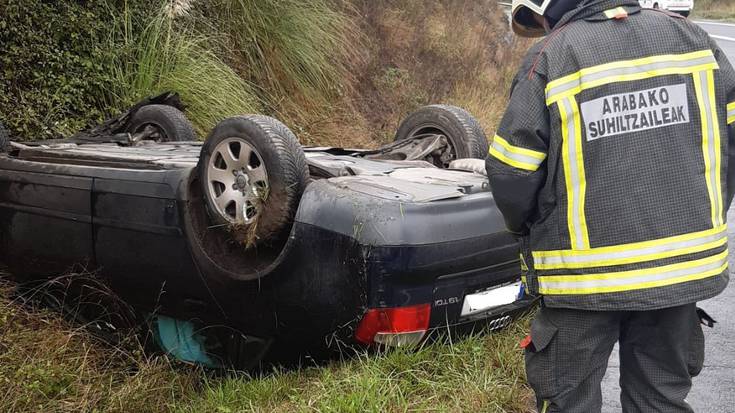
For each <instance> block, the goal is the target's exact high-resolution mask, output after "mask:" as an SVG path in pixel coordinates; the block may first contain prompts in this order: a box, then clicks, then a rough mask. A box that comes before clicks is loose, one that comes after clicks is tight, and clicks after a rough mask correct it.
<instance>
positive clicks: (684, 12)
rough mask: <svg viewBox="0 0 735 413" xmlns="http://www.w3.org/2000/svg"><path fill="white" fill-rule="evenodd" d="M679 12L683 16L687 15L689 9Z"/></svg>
mask: <svg viewBox="0 0 735 413" xmlns="http://www.w3.org/2000/svg"><path fill="white" fill-rule="evenodd" d="M679 14H681V15H682V16H684V17H689V10H684V11H680V12H679Z"/></svg>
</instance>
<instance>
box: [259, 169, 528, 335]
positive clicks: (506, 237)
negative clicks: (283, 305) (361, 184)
mask: <svg viewBox="0 0 735 413" xmlns="http://www.w3.org/2000/svg"><path fill="white" fill-rule="evenodd" d="M292 240H293V241H294V244H293V246H292V249H291V251H290V253H289V257H287V258H286V259H285V260H284V262H283V263H282V264H281V265H279V268H277V269H275V271H274V273H272V274H270V275H269V276H267V277H265V278H264V279H263V281H264V282H265V283H266V284H267V283H270V282H271V281H273V282H277V283H278V284H279V285H278V287H277V289H278V293H277V294H275V297H276V300H279V301H280V300H286V301H288V302H289V303H290V304H289V305H288V307H293V304H294V303H296V302H298V303H299V306H298V307H299V308H301V310H302V311H299V312H290V311H289V314H279V315H278V318H279V320H280V322H281V323H284V322H286V323H287V324H288V325H289V326H290V327H295V328H298V329H299V330H301V332H300V333H299V334H298V338H299V340H301V342H302V343H303V342H304V339H305V337H307V336H308V337H311V341H312V342H313V343H314V345H315V347H318V346H320V345H322V346H323V344H324V343H325V342H330V341H332V342H339V343H344V342H350V341H351V342H354V339H355V332H356V330H357V328H358V326H359V325H360V322H361V320H362V319H363V318H364V317H365V316H366V314H368V313H370V312H375V311H374V310H378V311H380V310H385V311H388V312H389V311H390V310H391V309H398V310H400V309H411V308H416V307H419V306H420V307H422V308H424V307H425V306H428V307H429V308H430V316H429V320H428V323H427V324H426V326H425V327H423V328H424V329H425V330H428V332H431V331H435V330H437V331H440V330H446V329H447V328H448V327H451V328H456V329H458V330H463V329H466V328H470V329H473V328H475V326H476V325H478V323H479V324H483V323H485V324H488V323H490V324H492V323H493V322H495V326H496V327H502V326H503V323H506V321H503V320H500V319H502V318H503V317H506V316H507V315H508V314H510V313H513V312H516V311H518V310H519V309H523V308H526V307H528V306H529V305H530V303H531V300H529V299H524V300H521V301H519V302H517V303H513V304H512V305H508V306H501V307H496V308H492V309H491V310H489V311H486V312H480V313H474V314H472V315H471V316H463V315H462V305H463V302H464V299H465V297H466V296H467V295H468V294H474V293H478V292H481V291H484V290H487V289H490V288H493V287H497V286H500V285H505V284H508V283H512V282H515V281H518V280H519V278H520V266H519V263H518V247H517V243H516V240H515V238H514V237H513V236H512V235H510V234H509V233H507V232H506V231H505V230H504V223H503V220H502V216H501V215H500V213H499V212H498V210H497V208H495V205H494V201H493V199H492V195H491V194H490V193H489V192H488V193H479V194H474V195H472V196H468V197H462V198H458V199H451V200H442V201H437V202H424V203H407V202H403V203H399V202H391V201H387V200H385V199H380V198H377V197H373V196H369V195H364V194H361V193H356V192H353V191H351V190H350V189H349V188H344V187H337V186H334V185H331V184H330V183H329V182H326V181H317V182H314V183H312V184H311V185H310V186H309V188H308V189H307V191H306V193H305V194H304V196H303V197H302V200H301V204H300V208H299V212H298V213H297V216H296V223H295V226H294V230H293V232H292ZM296 268H298V270H294V269H296ZM312 269H316V270H315V271H314V270H312ZM286 279H289V280H291V281H290V282H285V280H286ZM314 285H317V286H319V288H317V289H315V288H313V286H314ZM305 291H309V292H311V293H308V294H307V293H304V292H305ZM287 297H292V298H291V299H288V298H287ZM324 302H331V303H332V304H331V305H330V306H329V307H330V308H339V309H340V311H339V312H338V313H332V314H330V315H329V316H328V317H318V318H315V317H314V316H313V315H314V314H317V313H319V314H322V312H320V311H317V309H318V308H320V309H321V310H323V311H325V312H330V309H328V308H326V307H325V306H323V303H324ZM335 304H337V305H335ZM385 311H384V312H385ZM322 315H325V314H322ZM404 321H405V320H404ZM424 321H425V320H423V319H422V320H421V322H424ZM417 325H418V324H417ZM290 327H289V329H288V330H290V331H289V332H288V333H286V334H289V335H290V334H291V332H292V331H293V330H292V329H291V328H290ZM407 328H408V327H407ZM491 328H492V326H491ZM307 330H308V331H307ZM335 331H337V333H336V334H335ZM328 337H332V338H333V337H338V338H339V340H330V339H325V338H328ZM292 338H294V337H290V338H289V340H291V339H292ZM360 341H363V342H364V340H360Z"/></svg>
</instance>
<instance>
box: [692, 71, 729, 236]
mask: <svg viewBox="0 0 735 413" xmlns="http://www.w3.org/2000/svg"><path fill="white" fill-rule="evenodd" d="M693 80H694V90H695V92H696V96H697V103H698V105H699V115H700V118H701V122H702V155H703V157H704V175H705V176H704V178H705V182H706V183H707V194H708V196H709V201H710V214H711V219H712V227H713V228H716V227H718V226H720V225H722V224H723V222H724V217H723V215H724V214H723V207H722V205H723V203H722V182H721V178H720V165H721V161H722V159H721V158H722V156H721V153H720V136H719V135H720V127H719V121H718V119H717V112H716V110H715V107H716V106H715V105H716V101H715V89H714V73H713V72H712V71H711V70H710V71H706V72H698V73H694V74H693Z"/></svg>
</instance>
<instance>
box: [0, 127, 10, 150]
mask: <svg viewBox="0 0 735 413" xmlns="http://www.w3.org/2000/svg"><path fill="white" fill-rule="evenodd" d="M9 148H10V133H9V132H8V130H7V129H5V126H4V125H3V124H2V123H0V152H7V151H8V149H9Z"/></svg>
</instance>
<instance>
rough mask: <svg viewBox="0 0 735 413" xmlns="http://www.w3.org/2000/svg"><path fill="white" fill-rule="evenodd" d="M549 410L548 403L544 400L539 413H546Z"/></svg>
mask: <svg viewBox="0 0 735 413" xmlns="http://www.w3.org/2000/svg"><path fill="white" fill-rule="evenodd" d="M548 410H549V401H548V400H544V404H543V406H541V413H546V412H547V411H548Z"/></svg>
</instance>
